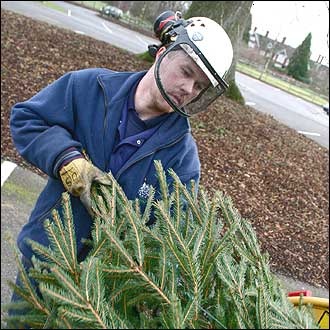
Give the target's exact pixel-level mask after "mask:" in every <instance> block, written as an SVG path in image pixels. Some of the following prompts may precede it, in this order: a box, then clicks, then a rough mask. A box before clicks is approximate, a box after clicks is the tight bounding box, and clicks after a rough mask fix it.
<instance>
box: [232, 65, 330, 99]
mask: <svg viewBox="0 0 330 330" xmlns="http://www.w3.org/2000/svg"><path fill="white" fill-rule="evenodd" d="M236 69H237V71H239V72H242V73H244V74H247V75H249V76H251V77H253V78H256V79H259V80H261V81H263V82H265V83H267V84H269V85H272V86H274V87H277V88H280V89H282V90H284V91H286V92H288V93H290V94H293V95H296V96H298V97H300V98H302V99H304V100H306V101H309V102H312V103H315V104H317V105H321V106H322V105H323V104H325V103H327V102H328V100H327V99H325V98H323V97H321V96H320V95H318V94H317V93H315V92H313V91H311V90H309V89H307V88H301V87H298V86H294V85H292V84H290V83H288V82H286V81H284V80H281V79H279V78H275V77H273V76H271V75H270V74H267V73H266V74H263V75H262V77H261V79H260V76H261V73H262V72H260V71H258V70H256V69H255V68H253V67H251V66H248V65H246V64H243V63H239V62H237V64H236Z"/></svg>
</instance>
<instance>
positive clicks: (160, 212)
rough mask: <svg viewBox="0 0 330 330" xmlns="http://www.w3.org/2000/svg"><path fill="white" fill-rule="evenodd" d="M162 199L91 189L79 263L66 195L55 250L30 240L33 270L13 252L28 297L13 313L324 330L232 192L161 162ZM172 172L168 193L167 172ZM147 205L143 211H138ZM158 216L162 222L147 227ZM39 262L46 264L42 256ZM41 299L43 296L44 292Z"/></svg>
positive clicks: (122, 324) (109, 321)
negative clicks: (290, 290) (273, 264)
mask: <svg viewBox="0 0 330 330" xmlns="http://www.w3.org/2000/svg"><path fill="white" fill-rule="evenodd" d="M155 166H156V167H157V173H158V180H159V185H160V190H161V198H160V199H157V200H156V199H155V197H154V196H155V193H154V189H153V188H151V189H150V191H149V197H148V199H147V201H146V205H145V206H144V207H143V208H142V207H141V205H140V202H139V201H138V200H135V201H130V200H128V199H127V197H126V196H125V194H124V192H123V191H122V189H121V188H120V186H119V185H118V183H117V182H116V181H115V179H114V178H113V177H112V176H111V174H108V175H109V178H111V182H112V185H111V186H103V185H100V184H94V185H93V186H92V198H93V200H92V202H93V208H94V210H95V212H96V213H97V215H96V216H95V219H94V227H93V230H92V239H91V240H90V241H89V242H88V243H89V244H90V246H91V251H90V253H89V254H88V256H87V258H86V259H85V260H84V261H83V262H80V263H78V261H77V251H76V239H75V234H74V227H73V219H72V213H71V206H70V196H69V194H68V193H64V194H63V200H62V204H63V217H62V219H61V218H60V215H59V213H58V212H57V211H55V210H54V211H53V213H52V219H49V220H47V221H46V222H45V227H46V229H47V233H48V236H49V240H50V246H49V247H44V246H42V245H40V244H38V243H36V242H31V246H32V248H33V251H34V253H35V256H37V257H38V258H34V259H33V263H34V268H33V269H31V270H30V274H29V276H30V277H31V278H33V279H34V280H35V281H36V282H37V283H38V287H39V290H40V293H37V292H36V290H35V289H33V287H32V286H31V283H30V280H29V278H28V276H27V274H26V272H25V271H24V269H23V266H22V264H21V262H20V258H19V255H18V253H16V254H17V262H18V265H19V269H20V271H21V272H22V278H23V287H22V288H19V287H17V286H16V285H15V284H13V283H11V286H12V287H13V289H14V290H16V292H17V293H19V294H20V296H21V297H22V298H23V301H22V302H17V303H14V304H8V305H7V307H8V308H9V307H10V308H12V309H13V308H16V309H24V315H19V316H15V317H7V319H6V321H7V324H8V326H9V327H10V325H11V324H13V322H15V324H17V322H19V323H20V324H22V326H23V325H25V326H26V325H27V324H28V325H30V327H32V328H48V329H50V328H60V329H71V328H79V329H84V328H88V329H94V328H103V329H111V328H121V329H124V328H131V329H132V328H136V329H151V328H153V329H158V328H175V329H182V328H197V329H202V328H208V329H209V328H211V329H212V328H213V329H215V328H216V329H237V328H242V329H269V328H279V329H283V328H289V329H295V328H305V329H306V328H309V329H310V328H318V326H317V324H315V322H314V320H313V317H312V314H311V310H310V309H309V308H308V307H305V306H301V307H300V308H294V307H293V305H292V304H291V303H290V302H289V300H288V299H287V296H286V293H285V291H284V290H283V288H282V287H281V285H280V283H279V281H278V280H277V278H276V277H275V276H274V275H273V274H272V273H271V271H270V268H269V264H268V256H267V255H266V254H263V253H262V252H261V249H260V246H259V244H258V241H257V237H256V234H255V232H254V230H253V228H252V226H251V225H250V223H249V222H248V221H247V220H245V219H242V218H241V216H240V215H239V213H238V212H237V210H236V209H235V208H234V206H233V204H232V202H231V200H230V198H229V197H226V196H225V195H223V194H222V193H220V192H218V191H217V192H215V193H214V195H213V197H212V198H210V197H209V196H208V194H207V193H206V192H205V191H204V190H203V188H202V187H201V188H200V189H199V193H198V194H196V193H195V189H194V183H193V182H192V183H191V187H190V188H189V189H187V188H186V187H185V186H184V185H182V183H181V182H180V180H179V178H178V177H177V175H176V174H175V173H174V172H173V171H171V170H170V171H168V172H166V173H165V172H164V170H163V168H162V166H161V164H160V162H155ZM167 175H169V176H171V177H172V178H173V186H172V188H171V190H169V187H168V186H167V184H166V176H167ZM142 210H143V211H142ZM150 216H153V217H155V219H156V222H155V224H154V225H153V226H151V227H148V226H146V225H145V223H146V222H147V221H148V220H149V217H150ZM41 260H42V261H41ZM41 297H42V298H41Z"/></svg>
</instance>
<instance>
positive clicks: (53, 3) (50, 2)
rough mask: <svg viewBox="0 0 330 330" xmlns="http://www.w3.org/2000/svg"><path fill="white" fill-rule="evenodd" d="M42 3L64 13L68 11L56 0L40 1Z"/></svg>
mask: <svg viewBox="0 0 330 330" xmlns="http://www.w3.org/2000/svg"><path fill="white" fill-rule="evenodd" d="M40 3H41V4H42V5H44V6H46V7H48V8H51V9H54V10H58V11H61V12H63V13H66V12H67V10H66V9H65V8H63V7H61V6H60V5H58V4H56V3H55V1H40Z"/></svg>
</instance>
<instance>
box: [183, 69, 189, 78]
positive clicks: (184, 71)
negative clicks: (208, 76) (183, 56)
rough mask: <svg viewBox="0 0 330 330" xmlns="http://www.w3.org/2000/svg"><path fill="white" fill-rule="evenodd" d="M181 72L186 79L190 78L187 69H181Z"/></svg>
mask: <svg viewBox="0 0 330 330" xmlns="http://www.w3.org/2000/svg"><path fill="white" fill-rule="evenodd" d="M181 72H182V74H183V75H184V76H185V77H189V76H190V74H189V72H188V70H186V69H184V68H182V69H181Z"/></svg>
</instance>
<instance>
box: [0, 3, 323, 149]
mask: <svg viewBox="0 0 330 330" xmlns="http://www.w3.org/2000/svg"><path fill="white" fill-rule="evenodd" d="M56 3H57V5H59V6H61V7H62V8H63V10H64V11H63V12H61V11H57V10H53V9H50V8H48V7H46V6H43V5H42V4H40V3H39V2H37V1H10V2H9V1H2V2H1V7H2V8H5V9H9V10H12V11H15V12H18V13H20V14H24V15H26V16H29V17H32V18H34V19H38V20H42V21H45V22H48V23H50V24H54V25H57V26H60V27H63V28H67V29H70V30H73V31H76V32H77V33H80V34H86V35H89V36H91V37H93V38H95V39H98V40H102V41H105V42H108V43H111V44H113V45H115V46H117V47H120V48H124V49H126V50H128V51H131V52H132V53H142V52H144V51H146V49H147V45H148V44H150V43H155V42H157V40H155V39H152V38H149V37H146V36H144V35H142V34H139V33H137V32H136V31H132V30H129V29H126V28H124V27H122V26H120V25H117V24H114V23H112V22H109V21H107V20H104V19H102V18H101V17H100V16H99V15H98V13H96V12H95V11H92V10H89V9H85V8H81V7H77V6H74V5H72V4H69V3H66V2H63V1H57V2H56ZM236 82H237V84H238V86H239V87H240V90H241V92H242V94H243V96H244V98H245V100H246V102H247V105H250V106H251V107H252V108H254V109H256V110H258V111H261V112H263V113H267V114H271V115H272V116H273V117H274V118H275V119H277V120H278V121H280V122H282V123H284V124H285V125H287V126H289V127H291V128H293V129H295V130H297V131H298V132H299V133H301V134H304V135H305V136H307V137H308V138H311V139H313V140H314V141H316V142H317V143H319V144H320V145H322V146H324V147H326V148H329V116H327V115H326V114H325V113H324V112H323V110H322V109H321V107H320V106H317V105H314V104H312V103H309V102H306V101H304V100H302V99H299V98H297V97H295V96H293V95H290V94H288V93H285V92H283V91H281V90H279V89H277V88H274V87H272V86H269V85H267V84H264V83H262V82H260V81H259V80H256V79H253V78H250V77H248V76H246V75H243V74H241V73H238V72H237V73H236Z"/></svg>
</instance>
